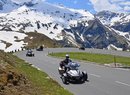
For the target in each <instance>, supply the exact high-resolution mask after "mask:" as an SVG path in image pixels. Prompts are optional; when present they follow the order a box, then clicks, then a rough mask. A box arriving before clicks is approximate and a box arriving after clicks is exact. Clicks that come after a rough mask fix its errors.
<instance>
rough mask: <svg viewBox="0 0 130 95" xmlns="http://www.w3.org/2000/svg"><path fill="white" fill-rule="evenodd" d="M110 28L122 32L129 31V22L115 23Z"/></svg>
mask: <svg viewBox="0 0 130 95" xmlns="http://www.w3.org/2000/svg"><path fill="white" fill-rule="evenodd" d="M112 28H114V29H116V30H119V31H123V32H130V22H127V23H124V24H121V23H116V24H115V25H114V26H112Z"/></svg>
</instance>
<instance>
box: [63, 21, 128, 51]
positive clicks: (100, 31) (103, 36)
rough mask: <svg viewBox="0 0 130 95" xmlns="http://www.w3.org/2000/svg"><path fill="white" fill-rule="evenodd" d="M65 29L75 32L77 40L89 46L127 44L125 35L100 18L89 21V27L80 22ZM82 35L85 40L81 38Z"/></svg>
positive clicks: (105, 46)
mask: <svg viewBox="0 0 130 95" xmlns="http://www.w3.org/2000/svg"><path fill="white" fill-rule="evenodd" d="M65 31H67V32H71V33H73V34H74V35H75V38H76V42H77V43H79V44H81V45H83V46H85V47H87V48H100V49H103V48H107V46H109V45H110V44H113V45H115V46H117V47H122V46H123V44H127V43H126V40H125V39H124V38H123V37H122V38H121V36H119V35H117V34H116V32H115V31H113V30H110V29H109V28H108V27H106V26H104V25H103V24H102V23H101V22H100V21H99V20H98V19H95V20H92V21H89V22H88V26H87V27H85V26H84V24H83V23H79V24H78V26H77V27H71V29H65ZM81 35H82V36H83V39H84V41H83V40H82V39H81ZM119 39H120V40H119Z"/></svg>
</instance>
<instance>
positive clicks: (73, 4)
mask: <svg viewBox="0 0 130 95" xmlns="http://www.w3.org/2000/svg"><path fill="white" fill-rule="evenodd" d="M45 1H46V2H50V3H54V4H58V3H61V4H63V5H64V6H67V7H70V8H76V9H85V10H88V11H90V12H91V13H96V12H99V11H102V10H109V11H113V12H127V13H129V12H130V0H45Z"/></svg>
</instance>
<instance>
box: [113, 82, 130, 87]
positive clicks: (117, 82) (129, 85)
mask: <svg viewBox="0 0 130 95" xmlns="http://www.w3.org/2000/svg"><path fill="white" fill-rule="evenodd" d="M115 82H116V83H118V84H122V85H125V86H129V87H130V85H129V84H127V83H123V82H120V81H115Z"/></svg>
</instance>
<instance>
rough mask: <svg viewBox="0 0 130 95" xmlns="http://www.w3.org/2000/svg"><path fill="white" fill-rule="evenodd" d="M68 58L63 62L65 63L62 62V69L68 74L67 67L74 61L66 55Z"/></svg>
mask: <svg viewBox="0 0 130 95" xmlns="http://www.w3.org/2000/svg"><path fill="white" fill-rule="evenodd" d="M65 57H66V58H65V59H64V60H63V61H61V62H60V67H61V68H65V72H66V70H67V67H66V66H67V65H68V63H70V62H72V60H71V59H70V58H69V55H68V54H66V56H65Z"/></svg>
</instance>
